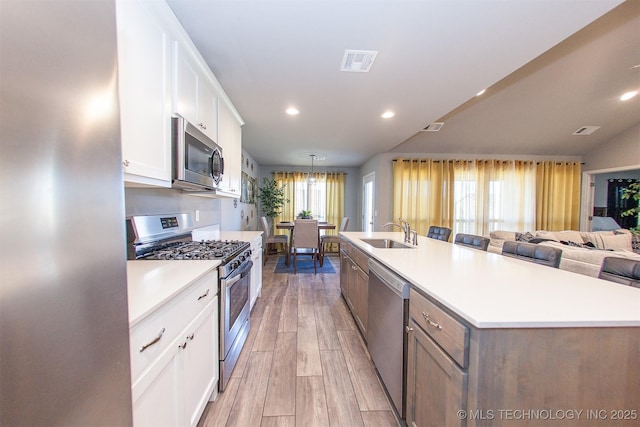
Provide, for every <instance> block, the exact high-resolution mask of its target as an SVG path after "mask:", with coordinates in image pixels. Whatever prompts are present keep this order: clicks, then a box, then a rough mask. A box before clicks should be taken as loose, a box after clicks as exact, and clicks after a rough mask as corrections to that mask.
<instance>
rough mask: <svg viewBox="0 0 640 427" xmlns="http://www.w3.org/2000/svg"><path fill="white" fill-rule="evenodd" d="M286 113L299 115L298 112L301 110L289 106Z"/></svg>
mask: <svg viewBox="0 0 640 427" xmlns="http://www.w3.org/2000/svg"><path fill="white" fill-rule="evenodd" d="M286 113H287V114H288V115H290V116H297V115H298V114H300V110H298V109H297V108H295V107H289V108H287V110H286Z"/></svg>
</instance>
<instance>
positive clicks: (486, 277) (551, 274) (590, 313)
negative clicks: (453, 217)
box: [340, 232, 640, 328]
mask: <svg viewBox="0 0 640 427" xmlns="http://www.w3.org/2000/svg"><path fill="white" fill-rule="evenodd" d="M340 234H341V235H342V236H344V237H345V238H346V239H347V240H349V241H351V242H352V243H353V244H354V245H356V246H357V247H359V248H360V249H362V250H363V251H364V252H365V253H367V254H369V255H370V256H371V257H373V258H375V259H376V260H378V261H380V262H381V263H382V264H384V265H386V266H387V267H389V268H390V269H392V270H394V271H395V272H396V273H398V274H399V275H401V276H402V277H404V278H405V279H407V280H408V281H409V282H410V283H411V284H412V285H413V286H414V287H415V288H417V289H419V290H421V291H422V292H423V293H425V294H426V295H429V296H431V297H433V298H434V299H436V300H437V301H440V302H441V303H442V304H443V305H445V306H446V307H448V308H449V309H450V310H452V311H453V312H455V313H457V314H458V315H460V316H461V317H462V318H464V319H465V320H467V321H468V322H469V323H470V324H471V325H473V326H475V327H478V328H512V327H516V328H530V327H531V328H533V327H545V328H548V327H613V326H640V289H637V288H633V287H630V286H624V285H619V284H616V283H613V282H608V281H605V280H601V279H597V278H594V277H589V276H585V275H582V274H577V273H572V272H569V271H564V270H559V269H555V268H551V267H546V266H541V265H537V264H534V263H529V262H526V261H522V260H517V259H513V258H508V257H503V256H502V255H499V254H494V253H488V252H484V251H479V250H476V249H470V248H466V247H463V246H460V245H454V244H452V243H447V242H441V241H439V240H435V239H429V238H427V237H424V236H418V246H417V247H415V248H410V249H378V248H374V247H372V246H370V245H368V244H367V243H364V242H362V241H361V240H360V239H361V238H389V239H392V240H396V241H399V242H402V241H403V233H397V232H376V233H363V232H341V233H340Z"/></svg>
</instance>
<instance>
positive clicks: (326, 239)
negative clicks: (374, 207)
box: [320, 216, 349, 267]
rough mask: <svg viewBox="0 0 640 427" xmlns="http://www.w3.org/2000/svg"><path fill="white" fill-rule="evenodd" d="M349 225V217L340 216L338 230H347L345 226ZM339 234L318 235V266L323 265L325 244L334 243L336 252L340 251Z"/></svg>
mask: <svg viewBox="0 0 640 427" xmlns="http://www.w3.org/2000/svg"><path fill="white" fill-rule="evenodd" d="M348 226H349V217H348V216H345V217H344V218H342V222H341V223H340V230H339V231H347V227H348ZM340 241H341V239H340V236H339V235H337V234H325V235H323V236H321V237H320V267H322V266H323V265H324V253H325V249H326V248H325V245H328V244H331V243H335V244H337V245H338V253H340Z"/></svg>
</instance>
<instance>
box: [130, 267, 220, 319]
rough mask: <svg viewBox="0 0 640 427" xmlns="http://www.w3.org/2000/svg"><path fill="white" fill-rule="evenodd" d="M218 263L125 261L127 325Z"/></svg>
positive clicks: (146, 314)
mask: <svg viewBox="0 0 640 427" xmlns="http://www.w3.org/2000/svg"><path fill="white" fill-rule="evenodd" d="M219 265H220V261H186V260H180V261H175V260H173V261H151V260H139V261H127V288H128V296H129V327H132V326H134V325H135V324H137V323H138V322H140V321H141V320H142V319H144V318H145V317H146V316H148V315H149V314H151V313H152V312H153V311H154V310H156V309H158V308H159V307H160V306H162V305H163V304H165V303H167V302H168V301H169V300H170V299H171V298H173V297H174V296H176V295H177V294H179V293H180V292H181V291H182V290H183V289H185V288H186V287H187V286H189V285H191V284H192V283H194V282H196V281H197V280H198V279H200V278H201V277H202V276H204V275H205V274H207V273H208V272H210V271H211V270H212V269H215V268H216V267H217V266H219Z"/></svg>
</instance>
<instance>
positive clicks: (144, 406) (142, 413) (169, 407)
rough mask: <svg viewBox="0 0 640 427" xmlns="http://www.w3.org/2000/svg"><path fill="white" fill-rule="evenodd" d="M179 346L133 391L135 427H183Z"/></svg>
mask: <svg viewBox="0 0 640 427" xmlns="http://www.w3.org/2000/svg"><path fill="white" fill-rule="evenodd" d="M178 350H179V348H178V345H177V342H176V343H174V345H172V346H171V347H170V349H169V350H168V351H167V352H166V353H165V354H164V355H163V357H161V358H160V359H159V360H158V361H157V362H156V363H154V364H153V365H152V366H150V367H149V370H148V371H147V373H146V374H145V375H144V376H143V377H142V378H141V380H140V381H138V382H137V384H136V385H135V386H134V387H133V389H132V394H133V425H134V426H136V427H146V426H148V427H158V426H175V425H181V424H183V412H182V406H181V404H180V402H179V400H178V373H179V365H180V356H181V355H180V353H179V351H178Z"/></svg>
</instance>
